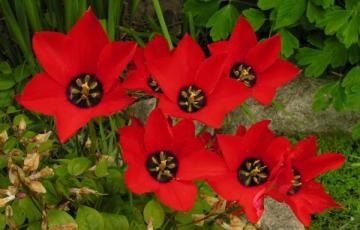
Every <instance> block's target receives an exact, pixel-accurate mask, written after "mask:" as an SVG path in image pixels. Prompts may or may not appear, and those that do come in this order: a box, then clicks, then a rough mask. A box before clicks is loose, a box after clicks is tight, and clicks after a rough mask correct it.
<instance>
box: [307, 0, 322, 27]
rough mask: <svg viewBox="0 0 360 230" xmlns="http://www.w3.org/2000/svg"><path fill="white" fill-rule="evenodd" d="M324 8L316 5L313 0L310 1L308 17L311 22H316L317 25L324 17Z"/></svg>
mask: <svg viewBox="0 0 360 230" xmlns="http://www.w3.org/2000/svg"><path fill="white" fill-rule="evenodd" d="M324 13H325V11H324V9H323V8H321V7H319V6H316V5H314V4H313V3H312V2H311V1H308V5H307V8H306V17H307V18H308V19H309V22H311V23H315V24H316V25H318V24H319V22H320V21H321V20H322V19H323V18H324Z"/></svg>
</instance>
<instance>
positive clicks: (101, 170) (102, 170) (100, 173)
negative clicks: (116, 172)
mask: <svg viewBox="0 0 360 230" xmlns="http://www.w3.org/2000/svg"><path fill="white" fill-rule="evenodd" d="M107 167H108V162H107V161H106V160H102V161H100V162H99V163H97V165H96V168H95V175H96V176H97V177H104V176H107V175H108V174H109V173H108V170H107Z"/></svg>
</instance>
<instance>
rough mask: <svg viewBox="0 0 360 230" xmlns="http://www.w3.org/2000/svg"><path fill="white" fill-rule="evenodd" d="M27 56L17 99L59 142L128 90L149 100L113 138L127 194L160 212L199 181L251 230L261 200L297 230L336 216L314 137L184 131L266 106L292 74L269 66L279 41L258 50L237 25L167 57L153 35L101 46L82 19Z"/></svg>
mask: <svg viewBox="0 0 360 230" xmlns="http://www.w3.org/2000/svg"><path fill="white" fill-rule="evenodd" d="M33 48H34V51H35V54H36V57H37V59H38V60H39V62H40V64H41V66H42V68H43V70H44V72H43V73H40V74H37V75H35V76H34V77H33V78H32V79H31V80H30V82H29V83H28V84H27V86H26V87H25V90H24V92H23V94H22V95H19V96H17V101H18V102H19V103H20V104H21V105H22V106H24V107H25V108H27V109H29V110H31V111H34V112H39V113H42V114H45V115H50V116H54V117H55V121H56V129H57V134H58V137H59V140H60V142H61V143H64V142H66V141H67V140H68V139H69V138H71V137H72V136H73V135H74V134H75V133H76V132H77V130H78V129H80V128H81V127H83V126H85V125H86V123H87V122H89V121H90V120H91V119H93V118H96V117H99V116H109V115H111V114H113V113H115V112H118V111H121V110H123V109H125V108H126V107H127V106H129V105H130V104H132V103H133V102H135V101H136V98H133V97H131V96H129V95H131V94H129V93H128V92H131V91H143V92H145V93H146V94H148V95H149V96H152V97H155V98H156V99H157V100H158V102H159V103H158V104H157V108H155V109H154V110H153V111H152V112H151V113H150V115H149V117H148V119H147V122H146V124H145V125H143V124H142V123H141V122H140V121H139V120H137V119H136V118H132V119H131V124H130V125H129V126H125V127H122V128H120V130H119V133H120V146H121V150H122V157H123V160H124V162H125V163H126V164H127V169H126V171H125V182H126V185H127V187H128V188H129V190H131V191H132V192H134V193H136V194H144V193H149V192H153V193H155V194H156V196H157V197H158V199H159V200H160V201H161V202H162V203H163V204H165V205H167V206H169V207H171V208H173V209H175V210H179V211H187V210H190V209H191V208H192V207H193V205H194V203H195V201H196V197H197V186H196V185H195V184H194V181H195V180H203V181H205V182H207V183H208V184H209V185H210V186H211V187H212V188H213V190H214V191H215V192H216V193H217V194H218V195H219V196H220V197H221V198H223V199H225V200H231V201H237V202H238V203H239V204H240V205H241V207H242V209H243V212H244V213H245V214H246V216H247V218H248V220H249V221H251V222H253V223H256V222H257V221H258V220H259V218H260V217H261V215H262V213H263V209H264V198H265V197H267V196H271V197H273V198H274V199H276V200H278V201H280V202H286V203H287V204H288V205H289V206H290V207H291V208H292V210H293V211H294V213H295V214H296V216H297V217H298V219H299V220H300V221H301V222H302V223H303V224H304V225H306V226H309V225H310V215H312V214H314V213H319V212H321V211H323V210H324V209H326V208H331V207H334V208H338V207H340V206H339V205H338V204H337V203H336V202H335V201H333V200H332V198H331V197H330V196H329V195H328V194H327V193H326V192H325V191H324V189H323V187H322V186H321V184H320V183H319V182H317V181H315V178H316V177H317V176H319V175H320V174H322V173H325V172H327V171H329V170H333V169H336V168H339V167H340V166H341V165H342V164H343V163H344V157H343V156H342V155H340V154H336V153H326V154H322V155H320V156H317V147H316V139H315V138H314V137H310V138H308V139H305V140H302V141H299V142H298V143H297V144H296V145H295V146H292V145H291V144H290V142H289V141H288V139H286V138H285V137H278V136H276V135H275V134H274V133H273V132H272V131H271V130H270V129H269V127H268V126H269V123H270V121H267V120H266V121H261V122H259V123H256V124H254V125H253V126H251V127H250V128H249V129H248V130H246V129H245V128H244V127H243V126H239V129H238V131H237V133H236V134H234V135H231V134H221V135H220V134H218V135H211V134H209V133H206V132H205V133H202V134H201V135H196V130H195V125H194V121H198V122H201V123H203V124H204V125H206V126H207V127H211V128H220V127H221V124H222V122H223V120H224V117H225V115H226V114H227V113H228V112H230V111H232V110H233V109H235V108H237V107H238V106H240V105H241V104H242V103H243V102H244V101H245V100H246V99H248V98H254V99H255V100H257V101H258V102H259V103H261V104H263V105H268V104H269V103H271V101H272V99H273V98H274V96H275V93H276V89H277V88H278V87H280V86H282V85H284V84H285V83H287V82H289V81H290V80H292V79H293V78H295V77H296V76H297V75H298V74H299V73H300V70H299V69H298V68H296V67H295V66H294V65H293V64H291V63H290V62H287V61H285V60H283V59H281V58H279V53H280V50H281V38H280V35H275V36H273V37H270V38H269V39H266V40H264V41H262V42H258V40H257V38H256V34H255V32H254V30H253V29H252V27H251V25H250V24H249V23H248V22H247V21H246V20H245V18H243V17H240V19H239V20H238V22H237V23H236V26H235V28H234V31H233V33H232V35H231V37H230V38H229V40H227V41H220V42H216V43H212V44H209V46H208V48H209V50H210V53H211V55H210V57H206V56H205V54H204V52H203V50H202V48H201V47H200V46H199V45H198V44H197V42H196V41H194V40H193V39H192V38H191V37H190V36H189V35H185V36H184V38H183V39H182V40H181V41H180V42H179V43H178V45H177V47H176V48H175V49H172V50H171V49H170V48H169V46H168V43H167V41H166V40H165V39H164V38H163V37H162V36H160V35H155V37H154V38H153V39H152V40H151V41H149V42H148V44H147V45H146V46H145V47H137V45H136V44H135V43H134V42H110V41H109V39H108V37H107V35H106V33H105V31H104V30H103V28H102V27H101V24H100V23H99V21H98V19H97V18H96V16H95V15H94V14H93V12H92V11H91V9H89V10H88V11H87V12H86V13H85V15H84V16H82V17H81V19H80V20H79V21H78V22H77V23H76V24H75V26H74V27H73V28H72V29H71V31H70V32H69V33H68V34H62V33H55V32H39V33H36V34H35V36H34V38H33ZM125 70H126V71H125ZM124 72H126V74H125V76H124V77H120V76H121V75H122V73H123V75H124ZM174 118H177V119H174ZM179 118H181V119H180V121H179Z"/></svg>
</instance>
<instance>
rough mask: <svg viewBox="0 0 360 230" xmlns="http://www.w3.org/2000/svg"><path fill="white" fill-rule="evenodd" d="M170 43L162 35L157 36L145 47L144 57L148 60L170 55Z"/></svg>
mask: <svg viewBox="0 0 360 230" xmlns="http://www.w3.org/2000/svg"><path fill="white" fill-rule="evenodd" d="M170 53H171V52H170V48H169V43H168V42H167V40H166V39H165V38H164V37H163V36H161V35H155V37H154V39H153V40H151V41H150V42H149V43H148V44H147V45H146V47H145V50H144V56H145V59H146V60H151V59H156V58H161V57H165V56H169V55H170Z"/></svg>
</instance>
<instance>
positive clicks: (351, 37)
mask: <svg viewBox="0 0 360 230" xmlns="http://www.w3.org/2000/svg"><path fill="white" fill-rule="evenodd" d="M359 28H360V14H358V15H355V16H353V17H352V18H351V19H350V21H349V22H348V23H347V24H346V26H345V27H344V30H343V31H342V37H343V39H342V41H343V43H344V44H345V46H346V48H349V47H350V46H351V45H352V44H355V43H357V42H358V40H359V32H360V29H359Z"/></svg>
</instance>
